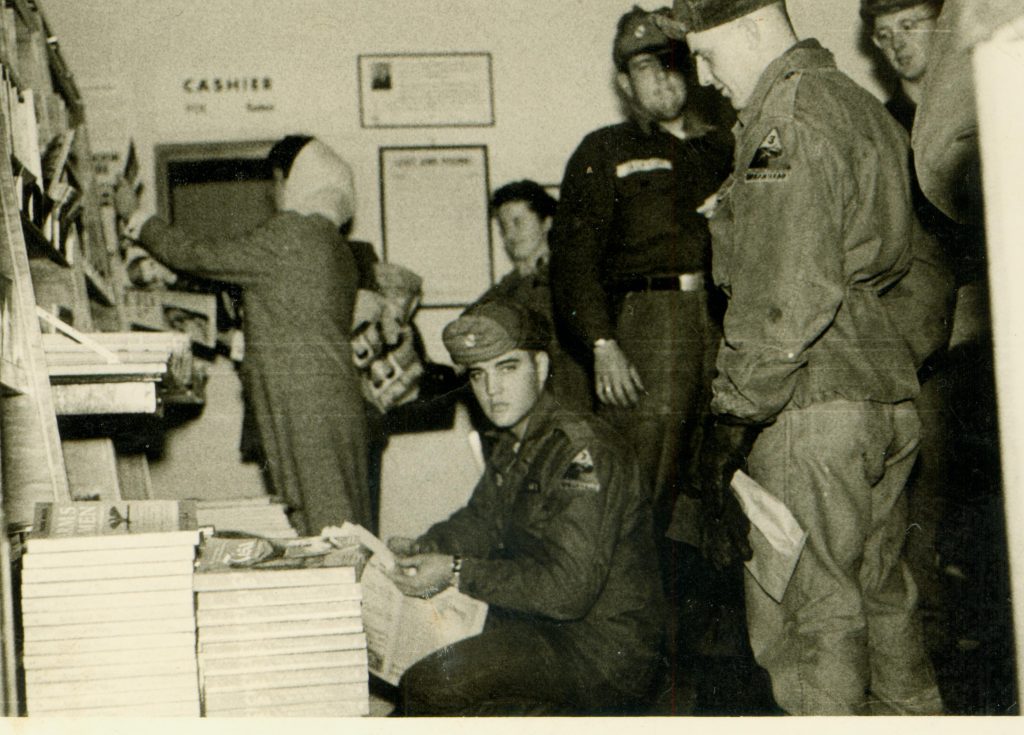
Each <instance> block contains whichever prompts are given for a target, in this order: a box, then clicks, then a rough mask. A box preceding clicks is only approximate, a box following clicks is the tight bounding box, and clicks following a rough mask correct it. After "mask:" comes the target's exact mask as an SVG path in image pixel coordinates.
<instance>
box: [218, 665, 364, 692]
mask: <svg viewBox="0 0 1024 735" xmlns="http://www.w3.org/2000/svg"><path fill="white" fill-rule="evenodd" d="M369 676H370V674H369V672H368V671H367V670H366V666H342V667H330V668H322V669H298V670H296V671H270V672H251V673H247V674H227V675H224V676H219V675H218V676H214V675H210V674H207V673H206V672H205V671H204V672H203V679H202V686H203V692H204V694H205V695H206V696H209V695H210V694H211V693H213V692H248V691H257V690H260V689H279V688H281V687H305V686H319V685H321V684H358V683H359V682H366V681H367V680H368V679H369Z"/></svg>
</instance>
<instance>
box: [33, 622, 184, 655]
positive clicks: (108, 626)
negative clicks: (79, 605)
mask: <svg viewBox="0 0 1024 735" xmlns="http://www.w3.org/2000/svg"><path fill="white" fill-rule="evenodd" d="M195 626H196V621H195V618H193V617H192V616H188V617H181V618H164V619H162V620H119V621H117V622H113V623H81V624H76V625H37V626H29V627H26V628H25V629H24V641H25V647H26V649H27V648H28V644H29V643H33V642H35V641H73V640H78V639H85V638H117V637H120V636H126V635H127V636H145V635H153V634H161V633H189V632H194V631H195Z"/></svg>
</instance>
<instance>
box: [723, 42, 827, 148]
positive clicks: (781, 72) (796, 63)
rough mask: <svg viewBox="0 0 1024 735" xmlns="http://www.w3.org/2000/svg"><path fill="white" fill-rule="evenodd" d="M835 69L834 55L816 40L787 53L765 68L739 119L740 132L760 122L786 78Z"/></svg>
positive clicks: (739, 114)
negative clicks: (768, 100)
mask: <svg viewBox="0 0 1024 735" xmlns="http://www.w3.org/2000/svg"><path fill="white" fill-rule="evenodd" d="M835 67H836V61H835V57H833V56H832V52H831V51H829V50H828V49H826V48H823V47H822V45H821V44H820V43H818V41H817V39H814V38H805V39H803V40H802V41H799V42H797V43H796V44H794V45H793V46H791V47H790V48H789V50H788V51H786V53H784V54H782V56H779V57H778V58H776V59H775V60H774V61H772V63H770V64H769V65H768V66H767V67H765V70H764V71H763V72H762V73H761V76H760V78H759V79H758V81H757V84H756V85H755V86H754V91H753V93H751V95H750V100H749V101H748V102H747V105H746V107H744V108H743V109H742V110H740V111H739V112H738V113H737V115H736V117H737V120H736V129H737V131H739V130H741V129H743V128H744V127H746V126H747V125H749V124H750V123H751V122H752V121H753V120H755V119H756V118H757V116H758V115H759V114H760V112H761V107H762V106H763V105H764V102H765V99H766V98H767V97H768V94H769V92H771V90H772V87H774V86H775V83H776V82H777V81H778V80H779V79H781V78H782V77H784V76H785V75H786V74H789V73H790V72H792V71H799V70H801V69H834V68H835Z"/></svg>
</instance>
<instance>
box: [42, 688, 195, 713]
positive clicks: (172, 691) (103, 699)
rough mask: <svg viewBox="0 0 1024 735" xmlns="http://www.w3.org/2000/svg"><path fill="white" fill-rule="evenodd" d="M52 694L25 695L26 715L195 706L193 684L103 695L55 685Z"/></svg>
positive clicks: (115, 691)
mask: <svg viewBox="0 0 1024 735" xmlns="http://www.w3.org/2000/svg"><path fill="white" fill-rule="evenodd" d="M56 686H57V689H56V694H52V695H48V696H43V695H40V694H34V693H33V692H31V691H28V692H26V696H25V703H26V705H27V707H28V713H29V715H42V714H53V713H55V712H60V711H64V710H70V709H95V708H100V707H120V706H125V705H127V706H138V705H139V704H141V703H142V702H146V703H151V704H152V703H171V702H184V701H187V702H191V701H193V699H194V701H195V702H196V703H197V704H198V702H199V684H198V682H197V681H191V682H189V683H187V684H186V683H178V684H175V685H174V686H170V685H169V684H162V685H160V686H158V687H156V688H155V689H146V690H142V689H135V690H131V691H123V690H120V689H115V688H113V687H108V688H107V689H106V691H103V692H99V693H97V692H94V691H87V692H81V691H79V690H78V689H77V688H76V687H70V686H68V685H67V684H65V683H61V684H58V685H56Z"/></svg>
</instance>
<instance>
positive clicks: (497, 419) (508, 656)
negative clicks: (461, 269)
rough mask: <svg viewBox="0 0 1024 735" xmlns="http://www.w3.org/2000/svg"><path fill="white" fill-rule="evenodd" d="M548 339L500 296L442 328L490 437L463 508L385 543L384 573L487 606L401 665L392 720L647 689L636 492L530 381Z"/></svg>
mask: <svg viewBox="0 0 1024 735" xmlns="http://www.w3.org/2000/svg"><path fill="white" fill-rule="evenodd" d="M549 335H550V329H549V327H548V325H547V324H546V323H545V320H544V318H543V317H542V316H541V315H539V314H537V313H536V312H533V311H531V310H530V309H528V308H526V307H524V306H522V305H521V304H518V303H516V302H514V301H507V300H495V301H488V302H486V303H483V304H479V305H476V306H474V307H472V308H470V309H469V310H467V311H466V313H464V314H463V315H462V316H461V317H459V318H458V319H457V320H456V321H454V322H452V323H451V324H449V325H448V326H447V327H446V328H445V330H444V335H443V336H444V343H445V346H446V347H447V348H448V351H449V352H450V353H451V357H452V360H453V361H454V362H455V363H456V364H457V365H462V366H465V367H467V368H468V370H469V379H470V385H471V387H472V389H473V393H474V395H475V396H476V399H477V400H478V401H479V402H480V405H481V408H482V410H483V412H484V413H485V414H486V415H487V417H488V418H489V419H490V420H491V422H492V423H493V424H494V426H495V428H496V429H497V430H498V432H499V434H500V436H499V438H498V439H497V441H496V443H495V445H494V451H493V452H492V453H491V455H490V457H489V459H488V462H487V468H486V471H485V472H484V476H483V477H482V478H481V480H480V482H479V484H478V485H477V487H476V489H475V490H474V491H473V495H472V497H471V498H470V500H469V502H468V503H467V505H466V506H465V507H464V508H462V509H461V510H459V511H457V512H456V513H455V514H453V515H452V516H451V517H450V518H448V519H447V520H445V521H442V522H440V523H438V524H436V525H434V526H432V527H431V528H430V529H429V530H428V531H427V532H426V533H424V534H423V535H422V536H420V537H419V538H417V539H415V540H413V539H408V538H392V539H390V540H389V545H390V546H391V548H392V550H393V551H395V553H396V554H398V555H399V556H398V564H397V566H396V571H395V573H394V574H393V579H394V581H395V583H396V584H397V585H398V587H399V588H400V589H401V590H402V591H403V592H405V594H407V595H413V596H419V597H430V596H432V595H434V594H436V593H438V592H440V591H441V590H443V589H446V588H448V587H449V586H455V587H457V588H458V589H459V590H460V591H461V592H463V593H465V594H468V595H470V596H472V597H475V598H477V599H479V600H483V601H484V602H487V603H488V604H489V606H490V610H489V613H488V621H487V626H486V628H485V630H484V632H483V633H482V634H481V635H479V636H476V637H473V638H469V639H466V640H464V641H461V642H459V643H456V644H455V645H453V646H450V647H447V648H444V649H442V650H440V651H437V652H436V653H434V654H432V655H430V656H428V657H427V658H425V659H423V660H422V661H420V662H419V663H417V664H416V665H414V666H413V667H412V668H410V669H409V670H408V671H407V672H406V673H405V676H404V677H403V678H402V681H401V691H402V702H403V706H404V711H405V713H406V714H409V715H512V714H537V715H543V714H548V715H549V714H558V713H578V714H587V713H597V712H604V711H613V712H623V711H626V712H630V711H633V710H634V708H635V707H637V706H638V705H639V704H640V703H642V702H643V701H644V699H645V697H646V696H647V695H648V694H649V689H650V687H651V686H652V684H653V681H652V679H653V677H654V674H655V671H656V668H657V664H658V661H659V658H660V647H661V643H662V625H663V620H664V613H663V598H662V592H661V588H660V585H659V582H658V571H657V557H656V555H655V551H654V544H653V541H652V535H651V511H650V499H649V497H648V495H647V494H646V492H645V485H644V483H643V482H641V480H640V476H639V471H638V468H637V466H636V461H635V459H633V456H632V454H631V452H629V451H628V449H627V450H623V448H622V446H621V442H619V441H618V440H617V439H618V438H617V436H616V435H615V434H614V433H613V432H612V430H611V429H610V428H609V427H607V426H606V425H604V424H603V423H601V422H599V421H597V420H595V419H593V418H589V417H585V416H584V415H581V414H579V413H570V412H566V411H564V410H562V409H561V408H559V407H558V406H557V405H556V403H555V402H554V401H553V399H552V396H551V395H549V394H548V393H547V392H546V391H545V390H544V386H545V383H546V381H547V373H548V367H549V364H550V360H549V358H548V354H547V352H546V350H547V347H548V344H549V338H550V337H549ZM412 572H414V573H412Z"/></svg>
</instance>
